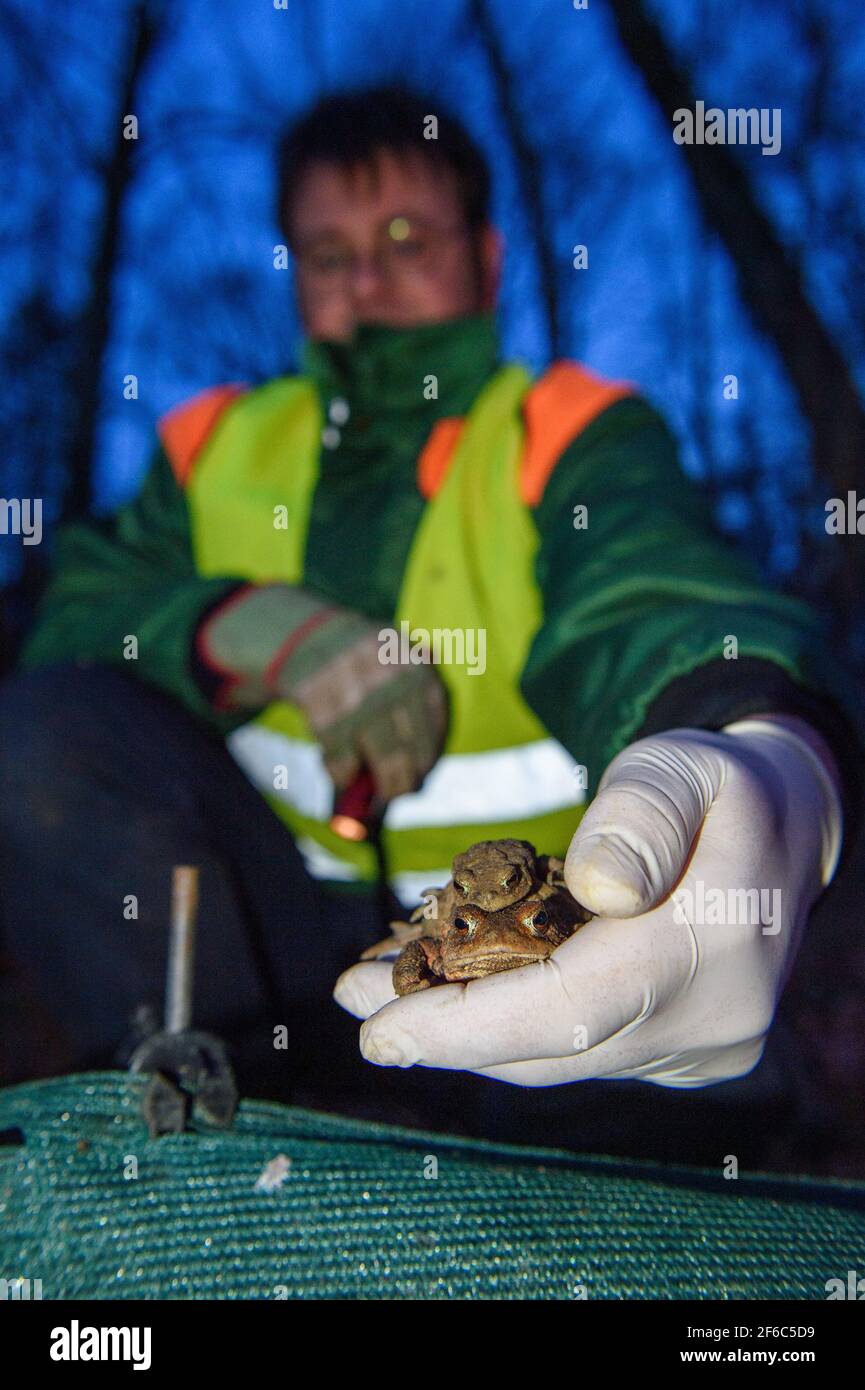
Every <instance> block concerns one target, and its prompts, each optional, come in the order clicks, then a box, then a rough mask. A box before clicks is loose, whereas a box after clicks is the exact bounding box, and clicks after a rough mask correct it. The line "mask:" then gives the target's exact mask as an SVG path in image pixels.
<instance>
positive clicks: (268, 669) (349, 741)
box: [198, 584, 447, 803]
mask: <svg viewBox="0 0 865 1390" xmlns="http://www.w3.org/2000/svg"><path fill="white" fill-rule="evenodd" d="M378 633H379V628H378V626H377V625H376V624H374V623H371V622H369V620H368V619H367V618H364V617H363V616H362V615H361V614H359V613H355V612H353V611H352V610H351V609H348V608H341V607H339V606H338V605H337V604H331V603H327V602H326V601H325V600H323V599H320V598H318V597H317V596H316V595H314V594H311V593H309V592H308V591H307V590H305V589H302V588H299V587H295V586H292V585H289V584H265V585H249V586H245V587H244V588H242V589H241V590H239V591H238V592H237V593H235V594H232V595H231V596H230V598H229V599H228V600H227V601H226V602H224V603H223V604H221V605H220V607H219V608H217V609H216V610H215V611H214V612H213V613H212V614H211V615H210V616H209V617H208V619H207V621H206V623H204V624H203V625H202V627H201V628H200V630H199V634H198V651H199V654H200V655H201V657H202V659H203V660H204V661H206V662H207V663H208V664H209V665H210V666H211V668H212V669H215V670H217V671H220V672H221V673H222V674H223V675H226V676H228V681H227V683H226V687H225V691H224V695H223V700H222V703H223V704H224V705H225V706H227V707H229V708H230V707H237V706H241V705H243V706H247V707H251V708H261V706H262V705H265V704H268V703H269V702H270V701H271V700H289V701H291V702H292V703H294V704H297V705H299V706H300V707H301V709H302V710H303V711H304V713H305V714H306V716H307V718H308V720H309V723H310V726H311V728H312V730H313V732H314V734H315V736H316V738H317V739H318V741H319V743H320V744H321V747H322V751H323V754H324V761H325V764H326V766H327V769H328V772H329V773H330V776H331V778H332V779H333V781H334V783H335V785H336V787H337V789H338V790H342V789H343V788H344V787H346V786H348V785H349V783H350V782H351V781H352V780H353V779H354V777H355V776H356V775H357V773H358V772H359V771H360V768H361V765H362V764H363V763H366V764H367V765H368V767H369V769H370V772H371V773H372V777H373V780H374V782H375V786H376V793H377V800H378V801H380V802H382V803H383V802H386V801H390V800H391V799H392V798H393V797H395V796H400V795H401V794H402V793H404V792H409V791H413V790H414V789H415V788H416V787H417V786H418V785H419V784H420V782H421V780H422V778H423V776H424V774H425V773H426V772H428V771H429V769H430V768H431V767H432V765H433V763H434V762H435V760H436V758H437V757H438V755H439V753H440V751H441V748H442V745H443V743H444V737H445V732H446V728H447V700H446V697H445V692H444V687H443V686H442V683H441V681H440V679H439V677H438V675H437V673H436V671H435V668H434V667H433V666H431V665H422V666H400V665H391V664H386V663H383V662H381V661H380V660H379V651H380V643H379V637H378Z"/></svg>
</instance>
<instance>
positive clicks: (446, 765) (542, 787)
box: [228, 723, 586, 830]
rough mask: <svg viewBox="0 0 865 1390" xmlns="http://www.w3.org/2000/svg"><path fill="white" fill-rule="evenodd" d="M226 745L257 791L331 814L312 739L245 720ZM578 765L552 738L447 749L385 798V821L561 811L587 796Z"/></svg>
mask: <svg viewBox="0 0 865 1390" xmlns="http://www.w3.org/2000/svg"><path fill="white" fill-rule="evenodd" d="M228 747H229V751H230V752H231V755H232V757H233V758H234V759H235V761H236V762H238V763H239V764H240V766H241V767H242V768H243V770H244V772H245V773H246V775H247V777H248V778H249V779H250V781H251V782H252V783H254V785H255V786H256V787H258V788H259V789H260V790H261V791H265V792H268V793H269V794H270V795H271V796H275V797H278V798H279V800H281V801H285V802H287V803H288V804H289V805H290V806H293V807H294V808H295V809H296V810H297V811H299V812H300V813H301V814H302V815H304V816H310V817H312V818H314V819H315V820H327V819H328V818H329V816H330V814H331V811H332V809H333V782H332V781H331V779H330V776H329V774H328V772H327V769H326V768H325V765H324V760H323V758H322V755H321V749H320V747H319V746H318V744H316V743H305V742H304V741H303V740H301V739H294V738H286V736H285V735H284V734H280V733H276V732H274V731H273V730H272V729H267V728H265V727H263V726H262V725H260V724H254V723H251V724H244V725H243V726H242V728H240V729H236V730H235V731H234V733H233V734H230V735H229V738H228ZM283 767H284V768H285V776H284V778H283V779H282V780H284V781H285V782H286V783H287V785H286V786H285V787H274V776H275V772H276V769H278V768H283ZM578 769H579V765H578V764H577V763H576V762H575V761H574V759H573V758H572V757H571V755H570V753H568V752H567V750H566V749H565V748H563V747H562V745H561V744H560V743H559V742H558V740H556V739H554V738H545V739H538V740H537V741H536V742H535V743H524V744H520V745H517V746H516V747H514V748H495V749H492V750H490V751H487V752H485V753H449V754H446V755H445V756H444V757H442V758H440V759H439V761H438V762H437V763H436V765H435V767H434V768H433V769H432V771H431V772H430V773H429V775H428V776H427V778H426V780H425V782H424V784H423V786H422V787H421V788H420V790H419V791H416V792H410V793H408V794H407V795H406V796H398V797H397V798H396V799H395V800H394V801H392V802H391V803H390V806H389V807H388V809H387V813H386V814H385V818H384V823H385V825H386V826H387V828H388V829H390V830H414V829H420V828H422V827H424V826H433V825H485V824H494V823H495V822H496V821H506V820H525V819H528V818H530V817H532V816H543V815H546V814H548V813H549V812H551V811H561V810H564V809H565V808H566V807H568V806H577V805H579V804H581V803H582V802H583V801H585V799H586V793H585V789H584V788H583V787H582V786H581V785H580V783H581V780H582V779H581V778H580V777H579V776H578Z"/></svg>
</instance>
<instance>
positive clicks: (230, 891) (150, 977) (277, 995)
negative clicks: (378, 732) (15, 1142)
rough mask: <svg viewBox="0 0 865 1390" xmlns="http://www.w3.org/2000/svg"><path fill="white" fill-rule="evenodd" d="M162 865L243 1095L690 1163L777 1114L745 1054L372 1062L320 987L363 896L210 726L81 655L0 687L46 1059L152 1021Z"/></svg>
mask: <svg viewBox="0 0 865 1390" xmlns="http://www.w3.org/2000/svg"><path fill="white" fill-rule="evenodd" d="M175 864H196V865H198V866H199V867H200V870H201V878H200V883H201V901H200V909H199V919H198V920H199V928H198V937H197V966H196V976H195V998H194V1022H195V1024H196V1025H197V1026H198V1027H201V1028H204V1029H208V1030H210V1031H213V1032H215V1033H217V1034H218V1035H220V1036H221V1037H223V1039H225V1040H226V1041H228V1042H229V1044H230V1045H231V1047H232V1050H233V1053H234V1059H235V1063H236V1065H237V1070H238V1076H239V1079H240V1083H241V1090H242V1093H243V1094H246V1095H251V1094H257V1095H265V1096H270V1097H271V1098H273V1099H284V1100H293V1101H294V1102H295V1103H299V1104H306V1105H312V1106H318V1107H321V1108H329V1109H337V1110H340V1111H343V1112H348V1113H354V1114H361V1115H368V1116H371V1117H375V1118H381V1119H390V1120H394V1121H397V1122H402V1123H406V1124H410V1125H423V1126H428V1127H431V1128H440V1129H451V1130H456V1131H461V1132H465V1133H474V1134H479V1135H488V1136H489V1137H490V1138H499V1139H510V1140H513V1141H515V1142H520V1141H522V1142H534V1143H543V1144H549V1145H552V1146H559V1145H562V1146H569V1147H574V1148H580V1149H585V1150H594V1151H601V1152H608V1153H622V1154H633V1155H635V1156H645V1157H658V1158H667V1159H677V1160H679V1161H683V1162H688V1161H691V1162H706V1163H714V1162H716V1161H717V1162H720V1161H721V1156H722V1155H723V1154H724V1153H728V1152H731V1151H732V1152H737V1153H739V1155H740V1158H741V1159H742V1161H745V1162H747V1160H748V1157H749V1156H751V1157H752V1161H759V1159H760V1156H761V1155H762V1154H763V1149H762V1148H761V1147H760V1139H761V1133H760V1132H758V1131H755V1121H756V1122H757V1123H758V1124H759V1126H760V1130H761V1131H762V1137H763V1138H765V1137H766V1129H765V1127H766V1126H767V1125H768V1126H770V1127H771V1126H772V1125H773V1123H779V1122H780V1121H781V1118H782V1115H783V1114H788V1111H789V1100H790V1098H789V1095H788V1094H785V1084H784V1077H783V1075H781V1076H780V1078H779V1076H778V1075H777V1074H775V1073H774V1072H773V1071H771V1069H770V1071H769V1073H768V1074H767V1071H766V1066H765V1063H764V1064H763V1066H762V1067H761V1068H758V1071H757V1073H756V1074H752V1077H750V1078H747V1079H746V1080H744V1081H742V1082H737V1083H731V1084H728V1085H725V1086H721V1087H711V1088H707V1089H706V1090H703V1091H700V1092H692V1091H691V1092H685V1093H682V1092H669V1091H666V1092H665V1091H663V1090H662V1089H660V1088H657V1087H650V1086H646V1085H641V1084H640V1083H636V1082H621V1081H618V1082H582V1083H580V1084H579V1085H572V1086H561V1087H554V1088H548V1089H544V1090H528V1089H523V1088H517V1087H512V1086H508V1085H505V1084H502V1083H499V1082H493V1081H489V1080H487V1079H485V1078H481V1077H475V1076H472V1075H470V1074H468V1073H466V1074H462V1073H451V1072H441V1071H435V1070H431V1069H428V1068H420V1067H416V1068H412V1069H410V1070H407V1071H402V1070H400V1069H395V1068H378V1067H373V1066H371V1065H370V1064H369V1063H367V1062H365V1061H364V1059H363V1058H362V1057H361V1055H360V1052H359V1049H358V1030H359V1027H360V1025H359V1022H358V1021H357V1020H356V1019H353V1018H351V1017H350V1016H349V1015H348V1014H346V1013H345V1012H344V1011H343V1010H342V1009H340V1008H339V1006H338V1005H337V1004H335V1003H334V1002H333V1000H332V998H331V992H332V989H333V984H334V982H335V980H336V978H337V976H338V975H339V973H340V972H341V971H342V970H344V969H345V968H346V967H347V966H349V965H350V964H352V963H353V962H354V961H356V960H357V959H358V957H359V954H360V952H361V950H362V949H363V948H364V947H365V946H367V945H369V944H371V943H372V942H374V941H376V940H378V939H379V937H380V936H382V935H384V934H385V925H386V924H385V923H384V922H383V920H382V918H381V912H380V909H379V906H378V903H377V900H376V898H375V896H374V895H370V894H366V893H364V894H358V893H336V892H332V891H326V890H324V889H323V888H322V887H321V885H319V884H318V883H316V882H315V881H314V880H312V879H311V878H310V877H309V876H308V874H307V873H306V870H305V868H304V866H303V862H302V860H301V857H300V855H299V853H298V851H297V849H296V848H295V846H294V844H293V842H292V840H291V837H290V835H289V834H288V832H287V830H286V829H285V827H284V826H283V824H282V823H281V822H280V821H279V820H278V819H277V817H276V816H275V815H274V814H273V812H272V811H271V810H270V808H269V807H268V805H267V803H266V802H265V801H264V799H263V798H262V797H261V796H260V795H259V793H258V792H257V791H256V790H255V789H254V788H253V787H252V786H251V784H250V783H249V782H248V781H247V780H246V778H245V777H244V775H243V774H242V773H241V771H240V770H239V768H238V767H237V766H236V765H235V763H234V762H233V760H232V759H231V757H230V756H229V754H228V753H227V752H226V750H225V746H224V743H223V742H222V740H221V739H218V738H216V737H214V736H212V735H211V734H210V733H209V732H208V731H206V730H205V729H204V727H203V726H202V725H201V724H200V723H199V722H198V721H196V720H195V719H193V718H192V717H191V716H190V715H188V714H187V713H185V711H184V710H183V709H182V708H181V707H180V706H179V705H178V703H177V702H176V701H175V700H173V699H171V698H170V697H169V696H167V695H165V694H163V693H162V692H159V691H156V690H154V689H153V688H151V687H149V686H147V685H145V684H144V683H143V682H141V681H139V680H137V679H136V678H135V677H133V676H130V675H127V674H126V673H125V672H123V671H121V670H113V669H107V668H104V667H96V666H69V667H57V668H49V669H44V670H38V671H32V672H24V673H19V674H16V675H14V676H12V677H10V678H8V679H7V680H6V681H5V682H4V683H3V684H2V685H0V930H2V936H0V943H2V946H3V949H4V951H5V952H6V954H7V957H11V959H12V960H13V961H14V962H15V964H16V966H17V967H19V968H20V969H21V970H22V971H23V972H24V973H25V975H26V976H27V977H28V978H29V979H30V980H31V981H32V982H33V985H34V987H35V989H36V990H37V991H38V994H39V996H40V998H41V1000H42V1001H43V1003H44V1005H45V1007H46V1009H47V1010H48V1012H49V1014H50V1017H51V1019H52V1021H53V1023H54V1025H55V1026H56V1027H57V1028H59V1029H60V1030H61V1032H62V1034H63V1036H64V1038H65V1044H66V1048H67V1051H66V1053H65V1058H66V1065H65V1067H64V1068H63V1069H76V1070H84V1069H88V1068H92V1067H101V1066H111V1065H116V1064H117V1062H118V1060H119V1054H118V1047H119V1045H120V1044H121V1043H122V1042H123V1040H124V1038H126V1037H127V1036H128V1033H129V1028H130V1022H131V1018H132V1015H133V1013H134V1011H135V1010H136V1008H137V1007H139V1006H140V1005H142V1004H149V1005H150V1006H151V1007H152V1008H153V1009H154V1010H155V1012H156V1014H157V1016H158V1017H159V1018H160V1020H161V1016H162V1009H163V999H164V991H165V966H166V955H167V938H168V918H169V900H170V887H171V871H172V866H173V865H175ZM280 1027H284V1028H285V1029H286V1030H287V1034H288V1047H287V1048H286V1049H284V1050H283V1049H276V1048H274V1030H275V1029H277V1028H280ZM767 1083H768V1085H767ZM779 1107H780V1110H779ZM722 1120H723V1122H724V1123H725V1129H724V1139H723V1141H721V1149H720V1151H719V1154H716V1152H715V1151H716V1150H717V1149H718V1144H719V1139H718V1134H717V1125H718V1123H719V1122H721V1121H722ZM731 1125H732V1126H733V1129H734V1130H738V1131H739V1134H738V1142H739V1148H738V1149H734V1148H732V1147H731V1145H732V1144H733V1142H734V1139H735V1138H736V1135H735V1134H733V1133H731V1130H730V1126H731Z"/></svg>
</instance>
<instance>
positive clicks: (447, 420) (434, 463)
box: [417, 415, 465, 501]
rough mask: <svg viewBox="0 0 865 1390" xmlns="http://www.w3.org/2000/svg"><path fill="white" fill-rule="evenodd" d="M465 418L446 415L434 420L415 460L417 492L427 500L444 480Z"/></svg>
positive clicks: (434, 493) (433, 495)
mask: <svg viewBox="0 0 865 1390" xmlns="http://www.w3.org/2000/svg"><path fill="white" fill-rule="evenodd" d="M464 424H465V420H464V419H463V417H462V416H461V415H447V416H445V417H443V418H442V419H441V420H436V422H435V424H434V425H433V427H432V429H431V430H430V434H429V438H428V439H427V442H426V444H425V445H424V446H423V449H422V450H421V452H420V455H419V457H418V461H417V486H418V492H420V493H421V495H422V496H423V497H425V498H426V499H427V501H429V499H430V498H431V497H435V495H436V493H437V492H438V490H439V488H440V487H441V485H442V483H443V482H444V480H445V477H446V475H447V471H448V468H449V467H450V462H451V459H452V458H453V456H454V451H455V450H456V446H457V441H458V440H459V437H460V434H461V433H462V428H463V425H464Z"/></svg>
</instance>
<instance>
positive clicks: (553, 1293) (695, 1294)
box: [0, 1072, 865, 1299]
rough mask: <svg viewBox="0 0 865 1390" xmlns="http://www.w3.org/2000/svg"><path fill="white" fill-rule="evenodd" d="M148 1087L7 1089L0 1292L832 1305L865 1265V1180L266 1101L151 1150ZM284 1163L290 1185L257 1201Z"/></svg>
mask: <svg viewBox="0 0 865 1390" xmlns="http://www.w3.org/2000/svg"><path fill="white" fill-rule="evenodd" d="M142 1087H143V1081H142V1079H141V1078H128V1077H127V1076H126V1075H125V1074H124V1073H119V1072H107V1073H101V1072H100V1073H92V1074H88V1075H84V1076H69V1077H63V1078H60V1079H55V1080H49V1081H40V1082H35V1083H29V1084H27V1085H23V1086H16V1087H11V1088H9V1089H7V1090H5V1091H0V1131H6V1132H5V1133H4V1134H3V1136H2V1137H3V1141H4V1142H3V1143H2V1146H0V1278H4V1279H13V1278H23V1279H30V1280H31V1281H32V1280H35V1279H41V1281H42V1297H43V1298H45V1299H51V1298H271V1299H272V1298H286V1297H287V1298H298V1297H300V1298H320V1297H325V1298H334V1297H336V1298H556V1299H573V1298H576V1297H580V1296H585V1297H587V1298H605V1299H615V1298H666V1299H670V1298H723V1299H737V1298H758V1299H765V1298H795V1299H825V1298H826V1289H825V1284H826V1281H827V1279H830V1278H841V1279H844V1280H846V1277H847V1271H848V1270H850V1269H856V1268H858V1269H860V1270H861V1269H862V1268H865V1184H861V1183H850V1182H841V1181H827V1182H820V1183H815V1182H811V1181H809V1180H808V1179H805V1178H774V1177H772V1176H770V1175H762V1176H759V1177H753V1176H751V1177H745V1176H743V1177H740V1178H739V1179H737V1180H736V1181H725V1180H724V1179H723V1178H721V1177H719V1175H718V1174H717V1173H712V1172H709V1171H708V1170H704V1169H696V1168H672V1169H671V1168H669V1167H663V1168H662V1167H660V1166H658V1165H657V1164H653V1163H647V1162H623V1161H621V1160H618V1159H613V1158H598V1157H590V1156H581V1155H575V1154H569V1153H564V1152H562V1151H561V1150H537V1149H532V1150H529V1149H520V1148H516V1147H513V1146H510V1145H499V1144H486V1143H477V1142H474V1141H467V1140H463V1139H458V1138H454V1137H452V1136H446V1135H438V1134H424V1133H419V1132H416V1131H410V1130H404V1129H396V1128H391V1127H389V1126H385V1125H377V1124H368V1123H364V1122H361V1121H356V1120H346V1119H341V1118H338V1117H335V1116H329V1115H319V1114H316V1113H313V1112H310V1111H306V1110H297V1109H293V1108H290V1107H286V1106H282V1105H277V1104H272V1103H269V1102H262V1101H244V1102H243V1103H242V1104H241V1107H240V1111H239V1114H238V1118H237V1122H236V1126H235V1128H234V1129H233V1130H231V1131H229V1132H225V1133H223V1132H219V1131H215V1130H204V1129H199V1130H198V1132H196V1133H187V1134H182V1135H171V1136H168V1137H163V1138H161V1139H158V1140H151V1139H149V1138H148V1136H147V1131H146V1129H145V1128H144V1126H143V1123H142V1121H141V1120H140V1118H139V1113H138V1105H139V1102H140V1097H141V1091H142ZM16 1129H17V1130H20V1131H21V1133H22V1134H23V1136H24V1142H23V1143H20V1142H18V1143H16V1142H14V1141H15V1139H16V1138H17V1139H18V1140H19V1141H20V1137H21V1136H20V1135H17V1136H16V1134H15V1130H16ZM8 1131H11V1133H9V1132H8ZM10 1139H11V1140H12V1141H13V1142H10ZM280 1154H282V1155H285V1157H286V1159H288V1161H289V1162H288V1165H287V1167H288V1173H287V1176H286V1177H285V1178H284V1180H283V1181H282V1182H280V1183H278V1185H276V1186H274V1187H273V1189H272V1190H271V1191H263V1190H257V1189H256V1181H257V1179H258V1178H259V1176H260V1174H261V1172H262V1170H263V1169H264V1167H265V1165H266V1164H268V1163H270V1162H271V1161H272V1160H274V1159H275V1158H277V1156H278V1155H280ZM285 1166H286V1165H283V1167H285ZM136 1172H137V1176H133V1174H135V1173H136Z"/></svg>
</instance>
